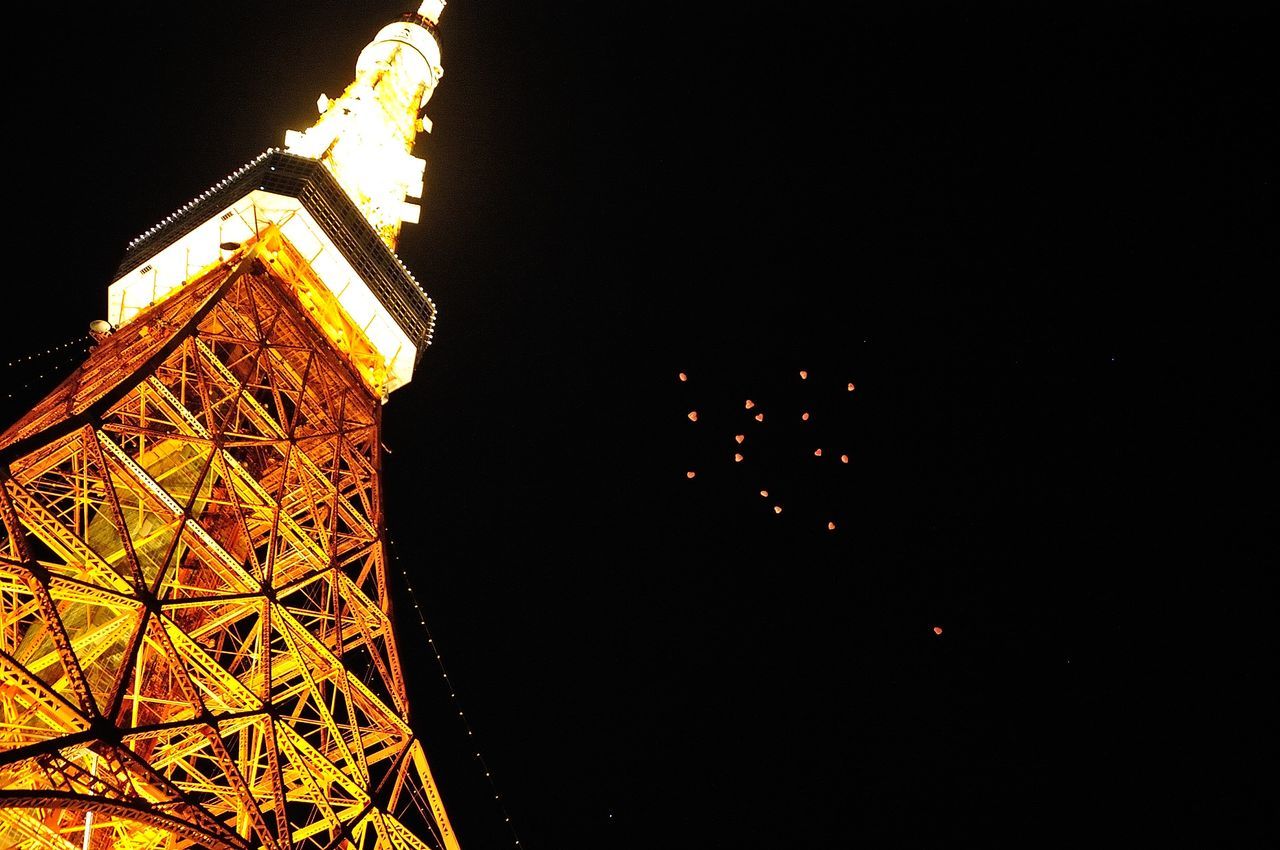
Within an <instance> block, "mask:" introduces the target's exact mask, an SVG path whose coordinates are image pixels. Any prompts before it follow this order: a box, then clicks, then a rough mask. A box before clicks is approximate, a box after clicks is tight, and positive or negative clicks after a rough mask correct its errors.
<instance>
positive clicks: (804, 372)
mask: <svg viewBox="0 0 1280 850" xmlns="http://www.w3.org/2000/svg"><path fill="white" fill-rule="evenodd" d="M808 377H809V373H808V372H806V371H805V370H803V369H801V370H800V380H802V381H803V380H805V379H806V378H808Z"/></svg>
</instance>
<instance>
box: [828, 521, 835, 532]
mask: <svg viewBox="0 0 1280 850" xmlns="http://www.w3.org/2000/svg"><path fill="white" fill-rule="evenodd" d="M835 530H836V524H835V523H834V522H829V523H827V531H835Z"/></svg>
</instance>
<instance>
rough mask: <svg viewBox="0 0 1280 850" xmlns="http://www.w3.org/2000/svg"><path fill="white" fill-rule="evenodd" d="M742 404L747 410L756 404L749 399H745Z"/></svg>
mask: <svg viewBox="0 0 1280 850" xmlns="http://www.w3.org/2000/svg"><path fill="white" fill-rule="evenodd" d="M744 406H745V407H746V408H747V410H750V409H751V408H753V407H755V406H756V403H755V402H754V401H752V400H751V399H747V403H746V404H745V405H744Z"/></svg>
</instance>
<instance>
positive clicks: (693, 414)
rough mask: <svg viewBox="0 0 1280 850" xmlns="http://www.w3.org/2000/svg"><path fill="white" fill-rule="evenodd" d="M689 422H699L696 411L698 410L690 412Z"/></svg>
mask: <svg viewBox="0 0 1280 850" xmlns="http://www.w3.org/2000/svg"><path fill="white" fill-rule="evenodd" d="M689 421H690V422H697V421H698V411H696V410H690V411H689Z"/></svg>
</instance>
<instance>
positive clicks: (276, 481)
mask: <svg viewBox="0 0 1280 850" xmlns="http://www.w3.org/2000/svg"><path fill="white" fill-rule="evenodd" d="M443 6H444V2H443V0H427V2H425V3H423V4H422V6H421V8H420V9H419V10H418V12H417V13H416V14H409V15H406V16H405V17H404V18H403V19H402V20H400V21H398V22H396V23H393V24H390V25H388V26H387V27H385V28H383V29H382V30H381V31H380V32H378V34H377V35H376V36H375V37H374V39H373V41H372V42H371V43H370V44H369V46H368V47H366V48H365V49H364V51H363V52H362V53H361V54H360V58H359V61H358V63H357V66H356V78H355V81H354V82H353V83H352V84H351V85H350V87H348V89H347V90H346V91H345V92H344V93H343V94H342V95H340V96H338V97H337V98H335V99H334V100H332V101H330V100H328V98H326V97H325V96H323V95H322V96H321V98H320V101H319V107H320V112H321V115H320V118H319V119H318V120H317V121H316V123H315V125H314V126H313V127H311V128H310V129H308V130H307V131H305V132H303V133H293V132H291V133H290V134H289V135H288V137H287V139H286V143H287V145H288V147H287V148H286V149H285V150H283V151H282V150H279V149H273V150H269V151H267V152H266V153H264V154H263V155H261V156H260V157H258V158H257V159H255V160H254V161H252V162H250V163H249V164H247V165H245V166H244V167H243V168H241V169H240V170H239V171H237V172H235V173H234V174H232V175H230V176H229V177H227V178H226V179H224V180H222V181H220V182H219V183H218V184H217V185H215V186H213V187H211V188H210V189H209V190H208V191H206V192H203V193H201V194H200V196H199V197H197V198H195V199H193V200H192V201H191V202H190V203H188V204H185V205H183V206H182V208H181V209H179V210H178V211H177V212H175V213H174V214H173V215H171V216H169V217H167V218H166V219H165V220H164V221H163V222H161V223H160V224H158V225H157V226H156V227H153V228H151V229H150V230H149V231H147V232H146V233H145V234H143V235H142V236H141V237H139V238H138V239H136V240H134V241H133V242H132V243H131V244H130V245H129V248H128V251H127V252H126V255H125V259H124V262H123V264H122V265H121V267H120V269H119V272H118V274H117V275H116V279H115V280H114V281H113V282H112V283H111V286H110V289H109V295H108V318H109V320H110V323H109V324H107V323H105V322H103V323H95V324H98V325H99V327H98V329H97V330H96V331H95V336H96V337H97V338H98V344H97V346H96V348H95V349H94V350H93V351H92V352H91V354H90V356H89V358H88V359H87V360H86V361H85V362H84V363H83V364H82V365H81V366H80V368H79V369H78V370H77V371H76V372H75V373H74V374H72V375H71V376H70V377H69V378H68V379H67V380H65V381H64V382H63V383H62V384H61V385H59V386H58V387H57V388H56V389H55V390H53V392H52V393H50V395H49V396H48V397H46V398H45V399H44V400H43V401H41V402H40V403H38V404H37V405H36V406H35V407H34V408H33V409H32V410H31V411H30V412H29V413H28V414H27V415H26V416H24V417H23V418H22V419H21V420H20V421H19V422H18V423H17V424H15V425H14V426H13V427H11V428H9V429H8V430H7V431H6V432H4V434H3V435H0V518H2V520H3V522H2V524H0V847H4V848H10V847H17V848H23V850H27V848H59V850H106V848H117V849H118V850H157V848H180V847H201V848H225V850H233V849H234V850H240V848H253V847H264V848H304V847H315V848H322V847H328V848H361V850H365V848H370V849H371V848H397V850H401V849H402V848H425V847H433V846H434V847H441V848H457V846H458V844H457V841H456V839H455V838H454V835H453V832H452V829H451V827H450V826H449V821H448V818H447V817H446V815H445V811H444V808H443V805H442V803H441V800H440V795H439V793H438V791H437V789H436V785H435V782H434V781H433V779H432V776H431V771H430V769H429V767H428V765H427V760H426V757H425V756H424V753H423V748H422V744H421V742H420V741H419V740H417V739H416V738H415V736H414V733H413V731H412V730H411V728H410V727H409V725H408V723H407V721H406V718H407V717H408V716H409V707H408V704H407V701H406V696H405V682H404V676H403V672H402V667H401V663H400V659H399V656H398V653H397V649H396V641H395V637H394V634H393V632H392V624H391V620H390V619H389V614H390V604H391V603H390V599H389V596H388V593H389V591H388V586H387V570H386V563H385V559H386V558H385V550H384V545H383V537H384V534H383V516H382V509H381V502H382V489H381V484H380V463H381V462H380V456H379V447H380V445H381V444H380V441H379V430H380V427H381V413H382V405H383V403H384V402H385V401H386V400H387V397H388V394H389V393H390V392H391V391H393V390H395V389H397V388H398V387H401V386H403V385H404V384H406V383H408V382H409V380H410V379H411V377H412V375H413V370H414V367H415V365H416V364H417V362H418V360H419V358H420V357H421V355H422V352H423V350H424V349H425V347H426V346H427V345H428V344H429V343H430V341H431V333H432V327H433V324H434V316H435V309H434V306H433V305H432V303H431V300H430V299H429V298H428V297H427V296H426V294H425V293H424V292H423V291H422V289H421V288H420V287H419V286H418V284H417V283H416V281H415V280H414V278H413V276H412V275H411V274H410V273H409V272H408V271H407V270H406V269H405V268H404V266H403V265H402V264H401V263H400V261H399V259H398V258H397V257H396V255H395V254H394V253H393V250H392V249H393V248H394V246H395V243H396V239H397V238H398V235H399V230H400V223H401V221H404V220H409V221H416V220H417V210H418V208H417V207H416V206H414V205H413V204H412V203H409V202H406V200H405V198H406V196H408V197H420V196H421V193H422V176H423V161H422V160H421V159H417V158H415V157H414V156H413V155H412V153H411V151H412V148H413V144H414V139H415V136H416V134H417V133H418V131H419V130H424V129H428V128H429V123H427V122H426V120H425V119H424V118H422V109H423V107H424V106H425V104H426V103H427V100H428V99H429V98H430V97H431V93H432V91H433V89H434V88H435V86H436V84H437V83H438V82H439V80H440V77H441V74H442V71H441V67H440V51H439V47H438V46H437V43H436V39H435V26H436V24H437V23H438V21H439V17H440V13H441V11H442V9H443Z"/></svg>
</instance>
